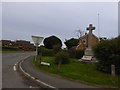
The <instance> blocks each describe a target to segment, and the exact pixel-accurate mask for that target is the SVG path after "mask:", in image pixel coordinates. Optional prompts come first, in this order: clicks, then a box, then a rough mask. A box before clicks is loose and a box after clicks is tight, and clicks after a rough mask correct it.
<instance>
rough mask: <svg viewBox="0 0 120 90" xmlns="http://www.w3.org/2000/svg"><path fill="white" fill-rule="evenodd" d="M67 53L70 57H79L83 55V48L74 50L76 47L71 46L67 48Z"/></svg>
mask: <svg viewBox="0 0 120 90" xmlns="http://www.w3.org/2000/svg"><path fill="white" fill-rule="evenodd" d="M68 53H69V54H70V57H71V58H77V59H80V58H82V57H83V55H84V50H80V49H78V50H76V47H72V48H70V49H69V50H68Z"/></svg>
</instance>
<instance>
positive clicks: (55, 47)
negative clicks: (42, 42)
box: [53, 44, 61, 53]
mask: <svg viewBox="0 0 120 90" xmlns="http://www.w3.org/2000/svg"><path fill="white" fill-rule="evenodd" d="M53 50H54V53H58V52H59V51H60V50H61V46H60V45H59V44H58V45H54V46H53Z"/></svg>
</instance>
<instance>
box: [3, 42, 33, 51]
mask: <svg viewBox="0 0 120 90" xmlns="http://www.w3.org/2000/svg"><path fill="white" fill-rule="evenodd" d="M1 43H2V47H13V48H18V49H22V50H24V51H31V50H34V44H31V43H30V41H24V40H17V41H11V40H1Z"/></svg>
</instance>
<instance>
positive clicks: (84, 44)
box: [76, 33, 99, 50]
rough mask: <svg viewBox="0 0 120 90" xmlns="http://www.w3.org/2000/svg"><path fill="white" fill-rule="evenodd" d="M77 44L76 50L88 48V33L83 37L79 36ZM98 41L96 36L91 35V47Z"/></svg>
mask: <svg viewBox="0 0 120 90" xmlns="http://www.w3.org/2000/svg"><path fill="white" fill-rule="evenodd" d="M79 40H80V41H79V44H78V46H77V47H76V49H84V50H85V49H86V48H88V33H85V35H83V36H81V37H80V38H79ZM98 41H99V39H98V37H97V36H95V35H94V34H92V47H93V46H95V45H96V44H97V43H98Z"/></svg>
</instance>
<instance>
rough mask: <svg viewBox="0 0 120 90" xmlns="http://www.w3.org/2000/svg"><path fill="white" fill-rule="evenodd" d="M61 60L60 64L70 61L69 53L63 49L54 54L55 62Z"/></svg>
mask: <svg viewBox="0 0 120 90" xmlns="http://www.w3.org/2000/svg"><path fill="white" fill-rule="evenodd" d="M60 61H61V64H68V63H70V59H69V54H68V53H67V52H65V51H60V52H58V53H57V54H56V55H55V64H58V63H59V62H60Z"/></svg>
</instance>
